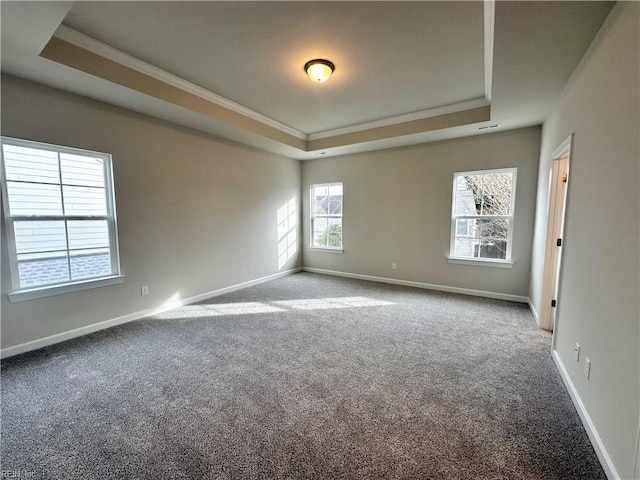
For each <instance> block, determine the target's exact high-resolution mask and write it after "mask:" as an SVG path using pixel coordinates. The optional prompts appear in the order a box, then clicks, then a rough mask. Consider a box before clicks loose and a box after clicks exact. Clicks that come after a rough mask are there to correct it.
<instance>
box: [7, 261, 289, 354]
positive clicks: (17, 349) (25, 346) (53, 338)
mask: <svg viewBox="0 0 640 480" xmlns="http://www.w3.org/2000/svg"><path fill="white" fill-rule="evenodd" d="M300 271H302V268H300V267H299V268H292V269H290V270H285V271H284V272H278V273H274V274H272V275H267V276H266V277H260V278H257V279H255V280H249V281H247V282H243V283H238V284H236V285H231V286H229V287H224V288H220V289H218V290H213V291H211V292H207V293H202V294H200V295H195V296H193V297H189V298H185V299H182V300H176V301H174V302H170V303H165V304H163V305H160V306H158V307H153V308H148V309H146V310H141V311H138V312H134V313H129V314H127V315H123V316H121V317H116V318H112V319H110V320H105V321H103V322H98V323H93V324H91V325H87V326H85V327H80V328H76V329H73V330H68V331H66V332H62V333H56V334H54V335H50V336H48V337H44V338H39V339H37V340H31V341H30V342H25V343H21V344H19V345H14V346H12V347H7V348H3V349H2V350H0V358H7V357H12V356H14V355H19V354H20V353H25V352H30V351H31V350H37V349H38V348H42V347H46V346H49V345H53V344H55V343H60V342H64V341H65V340H70V339H72V338H76V337H81V336H83V335H87V334H89V333H93V332H97V331H99V330H104V329H105V328H109V327H114V326H116V325H121V324H123V323H128V322H132V321H134V320H139V319H141V318H145V317H149V316H151V315H156V314H158V313H162V312H166V311H167V310H171V309H172V308H177V307H181V306H183V305H188V304H190V303H195V302H200V301H202V300H207V299H209V298H212V297H217V296H219V295H222V294H225V293H230V292H235V291H236V290H241V289H243V288H247V287H251V286H253V285H258V284H260V283H264V282H268V281H270V280H275V279H276V278H280V277H284V276H287V275H291V274H292V273H297V272H300Z"/></svg>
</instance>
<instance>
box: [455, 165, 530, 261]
mask: <svg viewBox="0 0 640 480" xmlns="http://www.w3.org/2000/svg"><path fill="white" fill-rule="evenodd" d="M496 173H510V174H511V198H510V201H511V204H510V206H509V215H456V192H457V183H458V178H459V177H463V176H471V175H481V176H485V175H493V174H496ZM482 183H483V194H484V180H483V182H482ZM517 186H518V168H517V167H509V168H491V169H485V170H473V171H469V172H454V174H453V183H452V186H451V232H450V236H449V258H450V259H451V258H453V259H454V260H457V259H460V260H461V259H466V258H468V259H469V260H475V261H481V262H482V261H487V262H490V261H491V260H487V259H481V258H480V257H459V256H456V255H453V252H454V250H455V246H456V235H457V232H456V223H457V220H458V219H465V218H466V219H469V220H474V219H503V220H507V222H508V230H507V252H506V258H505V259H504V260H497V261H498V262H502V263H503V264H505V266H503V268H511V266H509V264H511V265H512V266H513V262H512V260H511V253H512V247H513V230H514V223H515V210H516V189H517ZM493 261H494V262H496V260H493ZM450 263H459V262H456V261H450ZM479 265H482V263H480V264H479ZM495 266H502V265H495Z"/></svg>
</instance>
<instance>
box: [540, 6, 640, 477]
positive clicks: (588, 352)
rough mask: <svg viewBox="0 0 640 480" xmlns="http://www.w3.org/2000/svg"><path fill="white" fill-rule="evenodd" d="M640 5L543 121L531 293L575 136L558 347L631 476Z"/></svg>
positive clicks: (619, 15)
mask: <svg viewBox="0 0 640 480" xmlns="http://www.w3.org/2000/svg"><path fill="white" fill-rule="evenodd" d="M639 7H640V5H639V4H638V3H636V2H620V3H618V4H617V5H616V6H615V7H614V9H613V10H612V12H611V14H610V16H609V18H608V19H607V21H606V22H605V24H604V25H603V28H602V30H601V31H600V33H599V34H598V36H597V37H596V39H595V40H594V42H593V44H592V45H591V47H590V49H589V50H588V52H587V54H586V55H585V58H584V59H583V60H582V62H581V63H580V65H579V66H578V68H577V70H576V72H575V73H574V75H573V77H572V79H571V80H570V82H569V83H568V85H567V87H566V88H565V91H564V93H563V95H562V97H561V98H560V99H559V101H558V103H557V106H556V108H555V110H554V112H553V114H552V115H551V116H550V118H549V119H548V120H547V121H546V122H545V124H544V127H543V136H542V148H541V161H540V173H539V178H540V182H539V186H538V206H537V208H538V216H537V219H536V232H535V243H534V252H533V261H532V275H531V292H530V297H531V300H532V302H533V303H534V305H535V306H536V309H537V310H538V311H539V309H540V305H539V303H540V297H541V290H542V263H543V258H544V238H545V233H546V213H547V206H548V189H549V182H548V180H549V170H550V167H551V154H552V152H553V150H554V149H555V148H556V147H557V146H558V145H559V144H560V143H561V142H562V141H563V140H564V139H565V138H566V137H567V136H568V135H569V134H571V133H574V140H573V151H572V158H571V166H570V177H569V187H568V198H567V213H566V221H565V235H564V243H563V245H564V246H563V260H562V273H561V278H560V285H559V295H558V311H557V323H556V330H555V334H554V335H555V339H554V340H555V353H556V354H557V355H558V356H559V358H560V361H561V362H562V364H563V365H564V366H565V368H566V370H567V372H568V375H569V377H570V380H571V382H572V383H573V385H574V387H575V389H576V391H577V393H578V395H579V397H580V399H581V401H582V402H583V403H584V407H585V409H586V411H587V412H588V415H589V416H590V418H591V420H592V421H593V423H594V425H595V428H596V430H597V432H598V433H599V435H600V437H601V439H602V443H603V446H604V448H605V449H606V451H607V453H608V454H609V455H610V457H611V460H612V463H613V465H614V468H615V469H616V470H617V472H618V474H619V475H620V477H621V478H625V479H627V478H632V477H633V465H634V457H635V454H636V436H637V432H638V422H639V419H640V407H639V404H640V385H639V380H640V358H639V350H640V332H639V327H640V320H639V312H640V305H639V302H638V296H639V292H640V282H639V265H640V258H639V256H640V243H639V240H638V238H639V229H640V227H639V222H638V220H639V216H640V210H639V203H640V197H639V184H640V178H639V174H638V170H639V158H640V151H639V136H638V131H639V129H640V124H639V122H638V115H639V113H638V112H639V110H640V99H639V95H638V89H639V85H640V79H639V78H638V71H639V65H638V56H639V52H640V50H639V46H638V41H639V40H638V38H639V33H640V32H639V29H638V18H639V13H640V12H639V10H640V9H639ZM576 342H577V343H579V344H580V345H581V358H582V361H581V362H580V363H578V362H576V361H575V359H574V357H573V348H574V345H575V343H576ZM584 357H588V358H589V359H590V360H591V362H592V365H591V378H590V379H589V380H587V379H586V378H585V376H584V375H583V371H582V368H583V366H584Z"/></svg>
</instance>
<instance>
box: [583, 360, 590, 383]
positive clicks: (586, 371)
mask: <svg viewBox="0 0 640 480" xmlns="http://www.w3.org/2000/svg"><path fill="white" fill-rule="evenodd" d="M589 375H591V360H589V359H588V358H587V357H584V376H585V377H587V380H589Z"/></svg>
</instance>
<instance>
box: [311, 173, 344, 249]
mask: <svg viewBox="0 0 640 480" xmlns="http://www.w3.org/2000/svg"><path fill="white" fill-rule="evenodd" d="M311 246H312V247H318V248H328V249H334V250H341V249H342V183H331V184H324V185H311Z"/></svg>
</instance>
